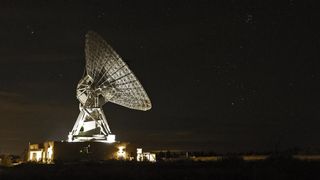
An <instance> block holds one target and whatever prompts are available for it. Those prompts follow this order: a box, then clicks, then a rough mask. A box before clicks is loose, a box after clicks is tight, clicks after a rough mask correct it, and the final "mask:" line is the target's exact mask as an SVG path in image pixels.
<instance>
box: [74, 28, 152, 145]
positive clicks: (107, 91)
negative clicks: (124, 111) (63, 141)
mask: <svg viewBox="0 0 320 180" xmlns="http://www.w3.org/2000/svg"><path fill="white" fill-rule="evenodd" d="M85 56H86V66H85V73H84V75H83V77H82V79H81V80H80V81H79V83H78V86H77V91H76V94H77V99H78V100H79V101H80V104H79V109H80V114H79V116H78V118H77V121H76V123H75V125H74V126H73V129H72V131H71V132H70V133H69V135H68V141H69V142H84V141H98V142H108V143H113V142H115V135H114V134H112V133H111V130H110V127H109V125H108V123H107V120H106V116H105V115H104V113H103V109H102V106H103V105H104V104H105V103H107V102H113V103H115V104H118V105H121V106H124V107H127V108H130V109H136V110H142V111H146V110H149V109H151V101H150V99H149V97H148V95H147V93H146V92H145V90H144V89H143V87H142V85H141V84H140V82H139V81H138V79H137V78H136V77H135V75H134V74H133V72H132V71H131V70H130V69H129V67H128V66H127V65H126V63H125V62H123V60H122V59H121V57H120V56H119V55H118V54H117V53H116V52H115V51H114V50H113V49H112V47H111V46H110V45H109V44H108V43H107V42H106V41H104V40H103V39H102V37H101V36H99V35H98V34H97V33H95V32H92V31H89V32H88V33H87V34H86V42H85Z"/></svg>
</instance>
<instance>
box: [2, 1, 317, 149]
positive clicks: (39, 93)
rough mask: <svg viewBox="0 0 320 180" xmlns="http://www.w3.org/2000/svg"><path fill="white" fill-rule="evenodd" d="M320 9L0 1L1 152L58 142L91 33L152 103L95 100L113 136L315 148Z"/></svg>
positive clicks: (155, 145) (178, 143)
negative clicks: (135, 106)
mask: <svg viewBox="0 0 320 180" xmlns="http://www.w3.org/2000/svg"><path fill="white" fill-rule="evenodd" d="M319 16H320V14H319V11H318V9H316V6H315V4H313V3H312V1H310V2H309V1H304V2H301V1H296V0H284V1H274V2H273V1H271V2H263V1H237V0H221V1H210V0H207V1H205V0H197V1H196V0H194V1H191V0H185V1H170V0H161V1H160V0H159V1H130V0H117V1H116V0H114V1H102V0H101V1H99V0H93V1H78V0H64V1H48V0H43V1H23V2H21V1H1V3H0V154H1V153H14V154H19V153H22V152H23V151H24V149H25V148H26V146H27V144H28V143H29V142H31V143H37V142H42V141H46V140H66V139H67V134H68V132H69V131H70V130H71V129H72V127H73V125H74V123H75V120H76V118H77V115H78V113H79V109H78V100H77V99H76V96H75V90H76V86H77V83H78V81H79V80H80V79H81V77H82V74H83V71H84V63H85V59H84V36H85V34H86V32H88V31H89V30H93V31H95V32H97V33H98V34H100V35H101V36H102V37H103V38H104V39H105V40H106V41H107V42H108V43H109V44H111V46H112V47H113V48H114V49H115V50H116V51H117V52H118V54H120V56H121V57H122V58H123V59H124V61H125V62H126V63H127V64H128V65H129V67H130V69H131V70H132V71H133V72H134V73H135V75H136V76H137V77H138V79H139V80H140V82H141V83H142V85H143V86H144V88H145V90H146V92H147V93H148V95H149V97H150V98H151V101H152V104H153V108H152V109H151V110H150V111H147V112H141V111H136V110H131V109H127V108H125V107H122V106H119V105H115V104H111V103H108V104H106V105H105V106H104V107H103V108H104V111H105V113H106V116H107V119H108V122H109V125H110V127H111V130H112V131H113V133H115V134H116V136H117V139H118V140H120V141H129V142H131V143H136V144H140V145H142V147H144V148H146V149H150V150H161V149H170V150H206V151H209V150H210V151H211V150H212V151H216V152H247V151H274V150H275V149H289V148H294V147H299V148H311V149H319V148H320V143H319V137H320V131H319V130H318V129H319V125H320V121H319V120H320V111H319V108H320V95H319V92H320V86H319V83H320V70H319V69H320V62H319V61H320V58H319V57H320V54H319V53H320V49H319V48H320V31H319V30H320V29H319V27H318V24H319V19H318V18H317V17H319Z"/></svg>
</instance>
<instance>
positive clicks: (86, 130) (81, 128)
mask: <svg viewBox="0 0 320 180" xmlns="http://www.w3.org/2000/svg"><path fill="white" fill-rule="evenodd" d="M79 109H80V113H79V116H78V119H77V121H76V123H75V125H74V126H73V129H72V131H71V132H69V135H68V141H69V142H85V141H97V142H107V143H113V142H115V135H114V134H112V133H111V131H110V128H109V126H108V123H107V120H106V117H105V115H104V113H103V110H102V109H101V108H86V107H82V106H81V104H80V106H79Z"/></svg>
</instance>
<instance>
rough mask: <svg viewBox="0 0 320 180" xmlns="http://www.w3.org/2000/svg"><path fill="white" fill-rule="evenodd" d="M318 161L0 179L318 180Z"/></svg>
mask: <svg viewBox="0 0 320 180" xmlns="http://www.w3.org/2000/svg"><path fill="white" fill-rule="evenodd" d="M319 172H320V162H319V161H299V160H293V159H272V160H270V159H269V160H264V161H252V162H251V161H250V162H248V161H243V160H238V159H226V160H221V161H216V162H192V161H178V162H158V163H137V162H121V161H108V162H95V163H93V162H82V163H58V164H55V165H39V164H22V165H19V166H15V167H11V168H4V167H2V168H0V179H1V180H6V179H10V180H12V179H65V178H67V179H92V178H94V179H106V178H107V179H109V180H111V179H139V180H143V179H155V180H157V179H163V180H166V179H179V180H180V179H188V180H190V179H197V180H198V179H237V180H242V179H243V180H250V179H266V180H273V179H281V180H283V179H290V180H293V179H303V180H307V179H312V180H314V179H319V178H320V175H319Z"/></svg>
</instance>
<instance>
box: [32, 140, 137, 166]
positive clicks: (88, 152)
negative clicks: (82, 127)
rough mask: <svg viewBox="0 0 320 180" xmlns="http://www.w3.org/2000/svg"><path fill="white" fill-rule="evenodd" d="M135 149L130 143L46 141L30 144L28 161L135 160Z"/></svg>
mask: <svg viewBox="0 0 320 180" xmlns="http://www.w3.org/2000/svg"><path fill="white" fill-rule="evenodd" d="M135 157H136V153H135V151H134V148H133V147H131V146H128V143H117V142H116V143H111V144H110V143H103V142H65V141H63V142H62V141H46V142H44V143H40V144H29V147H28V154H27V161H29V162H37V163H47V164H51V163H56V162H68V161H103V160H112V159H115V160H134V159H136V158H135Z"/></svg>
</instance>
